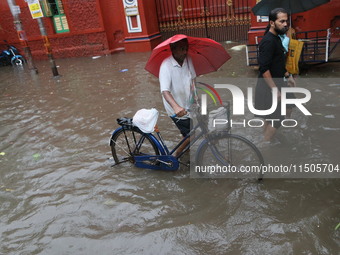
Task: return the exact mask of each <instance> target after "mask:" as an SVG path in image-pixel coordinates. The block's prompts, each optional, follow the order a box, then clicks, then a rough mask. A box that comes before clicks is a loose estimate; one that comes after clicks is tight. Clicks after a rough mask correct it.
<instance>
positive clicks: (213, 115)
mask: <svg viewBox="0 0 340 255" xmlns="http://www.w3.org/2000/svg"><path fill="white" fill-rule="evenodd" d="M217 119H218V120H220V122H218V124H215V126H214V120H217ZM227 120H228V114H227V110H226V109H225V108H224V107H220V108H218V109H216V110H213V111H210V112H209V122H208V129H209V131H210V132H211V131H224V130H227V129H228V123H225V122H227ZM221 121H222V123H224V124H221Z"/></svg>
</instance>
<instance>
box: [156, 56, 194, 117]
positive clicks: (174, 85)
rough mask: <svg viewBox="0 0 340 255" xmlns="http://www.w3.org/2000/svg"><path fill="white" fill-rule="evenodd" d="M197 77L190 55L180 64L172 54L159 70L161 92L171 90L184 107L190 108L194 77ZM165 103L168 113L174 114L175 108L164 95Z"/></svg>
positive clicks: (178, 102) (179, 103)
mask: <svg viewBox="0 0 340 255" xmlns="http://www.w3.org/2000/svg"><path fill="white" fill-rule="evenodd" d="M195 77H196V72H195V69H194V65H193V64H192V60H191V58H190V57H188V56H187V58H186V59H185V60H184V62H183V65H182V66H180V65H179V64H178V63H177V61H176V60H175V59H174V57H173V56H172V55H171V56H170V57H168V58H166V59H164V60H163V62H162V64H161V67H160V70H159V83H160V86H161V92H163V91H169V92H170V93H171V95H172V97H173V98H174V100H175V101H176V102H177V104H178V105H179V106H181V107H183V108H184V109H189V108H190V87H191V83H192V79H194V78H195ZM162 97H163V96H162ZM163 103H164V107H165V110H166V112H167V113H168V115H169V116H172V115H174V114H175V111H174V109H172V107H171V106H170V104H169V103H168V102H167V101H166V100H165V98H164V97H163Z"/></svg>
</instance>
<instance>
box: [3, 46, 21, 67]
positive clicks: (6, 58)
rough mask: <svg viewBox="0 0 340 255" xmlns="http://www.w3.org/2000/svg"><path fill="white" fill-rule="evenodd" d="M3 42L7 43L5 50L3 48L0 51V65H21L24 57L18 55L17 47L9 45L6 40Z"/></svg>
mask: <svg viewBox="0 0 340 255" xmlns="http://www.w3.org/2000/svg"><path fill="white" fill-rule="evenodd" d="M5 42H6V45H7V50H3V51H2V52H1V53H0V65H2V66H7V65H13V66H22V65H23V64H24V62H25V58H24V57H23V56H22V55H20V53H19V51H18V49H17V48H15V47H14V46H13V45H9V44H8V43H7V41H5Z"/></svg>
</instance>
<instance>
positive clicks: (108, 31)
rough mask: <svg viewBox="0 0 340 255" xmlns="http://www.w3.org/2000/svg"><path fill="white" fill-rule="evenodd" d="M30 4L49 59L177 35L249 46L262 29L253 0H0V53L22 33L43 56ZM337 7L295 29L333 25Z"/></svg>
mask: <svg viewBox="0 0 340 255" xmlns="http://www.w3.org/2000/svg"><path fill="white" fill-rule="evenodd" d="M8 1H15V3H14V5H16V8H15V11H19V12H20V14H19V17H20V20H21V22H22V27H23V30H24V31H25V33H22V32H21V31H20V32H19V35H18V32H17V31H16V29H15V25H14V22H13V15H12V13H11V10H10V8H9V5H8ZM36 2H39V3H40V7H41V9H42V12H43V13H44V17H43V18H42V20H43V21H44V24H45V28H46V31H47V35H48V39H49V41H50V43H51V46H52V49H53V55H54V57H55V58H67V57H80V56H94V55H103V54H110V53H113V52H116V51H122V50H125V51H126V52H138V51H150V50H151V49H152V48H154V47H155V46H156V45H157V44H159V43H160V42H161V41H162V40H164V39H166V38H167V37H169V36H171V35H174V34H177V33H185V34H188V35H191V36H200V37H210V38H212V39H215V40H217V41H228V40H233V41H237V40H243V41H247V40H248V43H253V39H254V37H255V36H256V35H258V34H259V33H263V28H264V27H265V25H266V24H265V23H263V22H259V21H258V19H257V17H255V16H254V15H253V14H252V13H251V8H252V7H253V6H254V5H255V4H256V2H257V0H205V1H203V0H195V1H192V0H147V1H146V0H0V47H1V48H0V49H4V48H5V44H4V43H3V41H4V40H7V41H8V43H10V44H13V45H15V46H17V47H18V48H19V49H20V42H21V41H20V40H19V38H22V36H23V34H25V35H26V38H27V41H28V46H29V47H30V48H31V52H32V55H33V58H34V59H44V58H47V56H46V52H45V47H44V42H43V40H42V36H41V34H40V30H39V26H38V22H37V20H35V19H33V17H32V15H33V16H34V15H36V13H37V11H36V10H32V9H33V7H32V6H31V5H30V4H31V3H36ZM339 3H340V0H331V1H330V2H329V3H327V4H325V5H322V6H320V7H318V8H316V9H314V10H311V11H308V12H305V13H301V14H294V15H293V22H294V25H295V28H296V29H298V30H312V29H313V30H315V29H326V28H329V27H331V26H334V27H337V26H339V24H338V23H339V20H338V19H339V13H338V12H339V8H340V6H339ZM30 7H32V8H30ZM32 11H33V12H32ZM34 11H35V14H34ZM32 13H33V14H32Z"/></svg>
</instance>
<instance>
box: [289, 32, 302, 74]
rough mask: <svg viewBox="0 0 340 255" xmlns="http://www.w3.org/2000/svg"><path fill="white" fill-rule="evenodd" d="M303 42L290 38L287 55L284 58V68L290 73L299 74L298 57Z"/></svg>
mask: <svg viewBox="0 0 340 255" xmlns="http://www.w3.org/2000/svg"><path fill="white" fill-rule="evenodd" d="M302 47H303V42H301V41H298V40H295V39H290V41H289V46H288V55H287V60H286V70H287V72H289V73H291V74H299V59H300V55H301V52H302Z"/></svg>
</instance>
